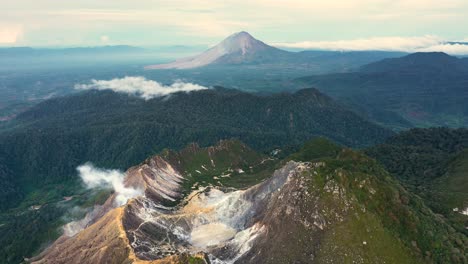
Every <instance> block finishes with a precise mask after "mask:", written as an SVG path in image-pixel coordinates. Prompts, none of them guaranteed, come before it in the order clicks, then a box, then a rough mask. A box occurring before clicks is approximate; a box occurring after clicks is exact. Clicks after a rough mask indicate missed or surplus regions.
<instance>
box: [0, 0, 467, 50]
mask: <svg viewBox="0 0 468 264" xmlns="http://www.w3.org/2000/svg"><path fill="white" fill-rule="evenodd" d="M0 5H1V9H0V45H1V46H38V47H44V46H100V45H135V46H166V45H206V46H211V45H214V44H216V43H217V42H219V41H220V40H222V39H223V38H224V37H226V36H228V35H230V34H232V33H235V32H238V31H248V32H250V33H251V34H252V35H254V36H255V37H256V38H258V39H261V40H263V41H265V42H267V43H273V44H276V45H277V46H284V47H293V48H314V47H315V48H317V47H323V46H325V47H329V46H332V47H335V49H342V48H343V47H354V49H361V48H363V47H373V46H374V47H381V48H382V47H383V48H386V49H388V48H389V47H390V49H392V45H393V47H394V49H397V50H398V49H404V48H406V49H408V47H409V48H411V49H414V47H415V46H416V47H419V48H420V49H424V48H427V47H433V46H437V45H439V44H440V43H441V42H443V41H468V31H467V30H466V27H465V26H464V25H468V15H467V14H468V1H467V0H340V1H338V0H327V1H323V0H248V1H245V0H222V1H218V0H217V1H215V0H211V1H210V0H151V1H150V0H80V1H69V0H15V1H12V0H0ZM425 45H426V46H425ZM428 45H429V46H428ZM451 48H455V49H457V47H451Z"/></svg>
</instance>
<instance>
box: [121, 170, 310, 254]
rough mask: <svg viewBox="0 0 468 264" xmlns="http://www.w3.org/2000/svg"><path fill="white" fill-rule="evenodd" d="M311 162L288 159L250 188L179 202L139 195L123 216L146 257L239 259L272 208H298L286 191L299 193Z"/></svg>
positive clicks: (207, 192)
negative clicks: (185, 254) (199, 254)
mask: <svg viewBox="0 0 468 264" xmlns="http://www.w3.org/2000/svg"><path fill="white" fill-rule="evenodd" d="M306 168H308V164H305V163H296V162H289V163H287V164H286V165H285V166H284V167H282V168H281V169H279V170H277V171H275V172H274V174H273V176H272V177H271V178H270V179H268V180H266V181H265V182H263V183H260V184H258V185H255V186H253V187H251V188H249V189H247V190H238V191H233V192H226V193H225V192H223V191H221V190H219V189H216V188H204V189H199V190H197V191H194V192H193V193H192V194H191V195H190V196H189V197H188V198H187V199H186V201H185V202H183V203H182V205H181V206H179V207H176V208H166V207H163V206H161V205H160V204H159V203H158V202H157V201H154V200H152V199H150V198H148V197H146V196H145V197H139V198H137V199H135V200H133V201H132V202H130V203H129V204H128V205H127V207H126V211H125V216H124V221H123V224H124V227H125V230H126V232H127V236H128V238H129V240H130V243H131V246H132V247H133V248H134V250H135V254H136V255H137V257H139V258H140V259H144V260H154V259H161V258H163V257H166V256H169V255H173V254H178V253H183V252H190V253H196V252H200V251H203V252H206V253H208V255H209V256H210V258H211V260H212V261H213V262H214V263H234V262H236V261H237V260H238V259H240V258H242V257H243V256H244V255H247V254H248V253H249V252H250V250H251V249H252V247H253V245H254V243H255V241H256V240H258V239H260V238H261V237H264V236H265V235H266V232H267V229H268V228H269V225H270V222H271V221H270V220H274V218H275V217H276V216H273V215H272V213H273V214H282V212H283V211H284V212H286V211H287V210H289V211H288V213H289V214H291V213H292V212H293V211H294V210H295V209H294V205H289V203H290V202H291V201H293V200H291V199H289V198H286V196H290V195H298V194H299V189H297V188H299V187H298V186H300V184H299V181H300V180H299V178H300V173H301V171H302V170H304V169H306ZM283 203H285V204H283ZM278 210H280V211H281V213H280V212H276V211H278ZM272 211H273V212H272ZM278 220H279V219H278Z"/></svg>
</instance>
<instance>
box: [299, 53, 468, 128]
mask: <svg viewBox="0 0 468 264" xmlns="http://www.w3.org/2000/svg"><path fill="white" fill-rule="evenodd" d="M300 81H302V82H304V83H306V84H307V85H310V86H313V87H316V88H317V89H319V90H320V91H322V92H324V93H326V94H328V95H330V96H332V97H334V98H336V99H339V100H341V101H343V102H345V103H347V104H349V105H350V106H352V107H353V108H354V109H355V110H356V111H359V112H361V113H363V114H367V115H368V116H369V118H371V119H372V120H375V121H377V122H379V123H381V124H383V125H385V126H388V127H391V128H393V129H407V128H411V127H434V126H448V127H453V128H457V127H465V126H467V125H468V119H467V116H468V104H466V102H467V101H468V90H467V89H466V87H467V84H468V62H467V59H459V58H457V57H454V56H450V55H447V54H445V53H440V52H434V53H415V54H410V55H408V56H404V57H401V58H393V59H384V60H382V61H379V62H375V63H371V64H369V65H365V66H363V67H362V68H361V70H360V71H357V72H352V73H337V74H328V75H316V76H309V77H304V78H300Z"/></svg>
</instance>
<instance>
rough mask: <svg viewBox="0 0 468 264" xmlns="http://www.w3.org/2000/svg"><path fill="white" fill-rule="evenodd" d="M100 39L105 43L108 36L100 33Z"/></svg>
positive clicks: (107, 40)
mask: <svg viewBox="0 0 468 264" xmlns="http://www.w3.org/2000/svg"><path fill="white" fill-rule="evenodd" d="M100 39H101V42H102V43H107V42H109V40H110V38H109V36H106V35H102V36H101V37H100Z"/></svg>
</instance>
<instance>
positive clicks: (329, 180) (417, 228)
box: [301, 149, 468, 263]
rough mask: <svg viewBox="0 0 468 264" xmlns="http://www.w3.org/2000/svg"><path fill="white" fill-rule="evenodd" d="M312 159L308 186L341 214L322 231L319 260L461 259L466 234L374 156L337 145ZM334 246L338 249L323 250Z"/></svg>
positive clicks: (326, 208)
mask: <svg viewBox="0 0 468 264" xmlns="http://www.w3.org/2000/svg"><path fill="white" fill-rule="evenodd" d="M301 155H302V156H307V155H306V153H301ZM313 164H316V165H315V166H316V172H317V173H316V174H312V175H311V176H312V177H313V181H312V182H311V184H310V185H309V186H310V187H309V188H310V192H314V191H316V192H317V190H319V191H318V192H319V194H318V195H319V196H320V197H322V198H321V199H322V201H323V202H322V203H323V206H324V208H323V211H325V212H337V214H338V215H340V214H342V215H344V220H343V221H342V222H339V221H338V222H335V224H336V228H331V229H329V230H328V231H326V232H325V237H324V242H323V243H324V244H322V246H323V247H322V250H323V251H321V253H320V254H319V256H321V257H322V258H323V260H324V261H332V262H338V263H350V262H351V260H356V258H358V259H360V261H361V262H362V263H375V261H376V260H377V258H378V257H379V256H380V257H384V256H385V257H386V262H388V263H415V262H418V259H420V260H422V259H425V261H428V262H429V261H432V262H436V263H464V261H466V260H467V256H466V254H465V252H466V249H467V247H468V239H467V237H466V236H465V235H464V234H463V233H461V232H458V231H457V230H455V229H454V228H453V227H452V225H451V223H450V222H449V221H447V220H445V219H444V218H443V217H441V216H438V215H436V214H434V213H433V212H432V211H431V210H430V209H429V208H428V207H427V206H426V205H425V204H424V202H423V200H421V198H419V197H418V196H416V195H414V194H412V193H410V192H408V191H407V190H406V189H404V188H403V187H402V186H401V185H400V184H399V183H398V182H397V181H396V180H395V179H394V178H393V177H392V176H391V175H390V174H389V173H388V172H387V171H386V170H385V169H384V168H383V167H382V166H381V165H379V164H378V163H377V162H376V161H375V160H372V159H370V158H369V157H367V156H365V155H363V154H361V153H358V152H355V151H352V150H349V149H343V150H342V151H341V152H340V153H339V154H338V156H336V157H335V158H330V157H328V158H327V157H325V158H322V159H319V160H317V159H315V162H314V163H313ZM342 195H344V196H345V197H343V196H342ZM330 217H333V214H331V216H330ZM332 219H333V218H332ZM363 241H365V242H366V245H364V244H363ZM398 244H402V246H399V245H398ZM337 249H342V251H340V250H338V252H339V253H336V254H331V255H330V254H329V253H330V252H332V251H333V252H336V250H337ZM379 250H383V252H380V251H379ZM420 260H419V262H421V261H420Z"/></svg>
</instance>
